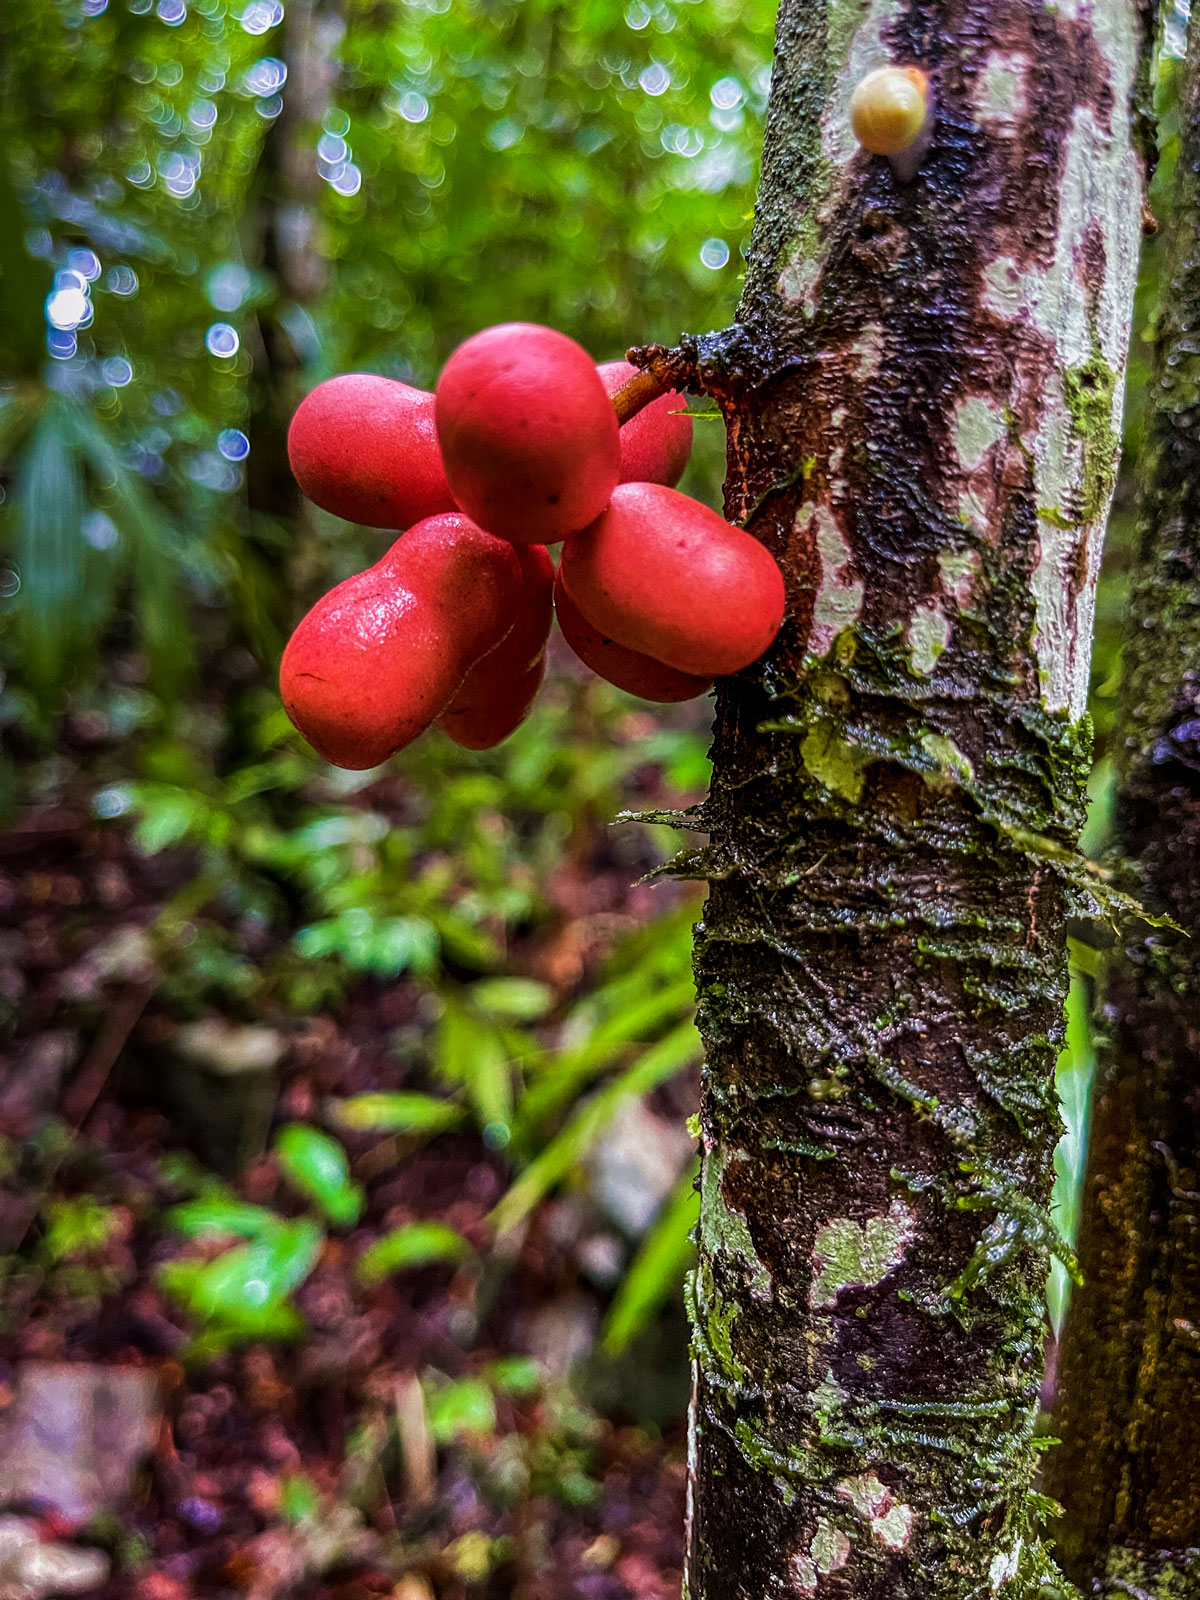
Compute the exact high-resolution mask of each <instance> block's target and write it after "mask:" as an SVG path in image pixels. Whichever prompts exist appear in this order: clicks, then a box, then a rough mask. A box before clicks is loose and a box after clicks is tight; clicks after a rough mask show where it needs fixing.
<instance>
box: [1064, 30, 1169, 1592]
mask: <svg viewBox="0 0 1200 1600" xmlns="http://www.w3.org/2000/svg"><path fill="white" fill-rule="evenodd" d="M1181 112H1182V128H1183V142H1182V148H1181V150H1180V153H1179V159H1178V166H1177V169H1176V176H1175V192H1174V196H1173V201H1172V204H1171V207H1170V214H1169V219H1168V227H1167V237H1166V240H1165V250H1164V270H1163V278H1162V292H1161V296H1160V300H1159V306H1158V316H1157V329H1156V348H1155V366H1154V381H1153V383H1152V385H1151V391H1150V392H1151V407H1150V413H1149V422H1148V439H1147V448H1146V453H1145V457H1144V460H1145V473H1144V484H1143V498H1142V506H1141V516H1140V524H1139V549H1138V557H1137V568H1136V571H1135V577H1134V604H1133V614H1132V618H1131V623H1130V631H1129V636H1128V641H1127V644H1126V647H1125V662H1126V681H1125V685H1124V689H1123V706H1122V716H1121V721H1120V725H1119V726H1120V733H1121V735H1123V737H1119V738H1118V740H1117V741H1116V748H1117V750H1118V751H1119V752H1120V755H1121V757H1122V758H1123V771H1122V774H1121V781H1120V789H1119V793H1118V802H1117V833H1118V840H1117V842H1118V847H1119V848H1120V849H1121V851H1122V852H1123V854H1124V855H1125V856H1126V857H1127V858H1128V859H1129V861H1130V865H1131V871H1132V877H1133V881H1132V885H1131V887H1133V889H1134V890H1135V892H1136V893H1137V894H1138V895H1139V896H1140V898H1141V899H1142V900H1143V902H1144V903H1145V904H1147V906H1149V907H1150V908H1152V909H1155V910H1158V911H1163V912H1166V913H1167V914H1168V915H1169V916H1170V917H1171V918H1172V919H1173V920H1174V921H1175V922H1176V923H1177V924H1178V926H1179V927H1180V928H1181V929H1183V930H1186V933H1177V932H1173V931H1171V930H1170V929H1162V930H1159V931H1155V930H1153V929H1151V928H1148V927H1145V926H1144V925H1143V926H1139V927H1137V928H1136V929H1135V930H1134V933H1135V935H1136V937H1133V938H1131V939H1130V940H1129V942H1127V943H1126V944H1125V946H1124V948H1123V949H1122V950H1120V951H1119V952H1117V953H1116V955H1115V957H1114V960H1113V962H1112V968H1111V972H1110V975H1109V982H1108V987H1107V993H1106V996H1105V1001H1106V1003H1105V1009H1104V1018H1105V1021H1106V1023H1107V1024H1108V1027H1109V1029H1110V1037H1109V1039H1108V1041H1107V1046H1106V1048H1105V1049H1104V1051H1103V1053H1102V1057H1101V1079H1100V1083H1099V1086H1098V1090H1097V1095H1096V1105H1095V1111H1094V1114H1093V1119H1092V1133H1091V1148H1090V1152H1089V1157H1088V1167H1087V1176H1086V1179H1085V1187H1084V1207H1083V1222H1082V1229H1081V1235H1080V1252H1081V1265H1082V1267H1083V1270H1084V1273H1085V1283H1084V1286H1083V1288H1082V1289H1081V1290H1078V1291H1077V1292H1076V1294H1075V1296H1074V1297H1073V1299H1072V1304H1071V1308H1070V1312H1069V1314H1068V1318H1067V1326H1066V1330H1065V1334H1064V1342H1063V1350H1062V1359H1061V1368H1060V1372H1061V1379H1060V1381H1061V1386H1062V1391H1063V1395H1064V1403H1063V1408H1062V1416H1061V1422H1060V1421H1059V1419H1058V1418H1056V1431H1059V1430H1060V1429H1061V1432H1062V1434H1063V1440H1064V1442H1063V1446H1062V1448H1061V1449H1058V1450H1055V1451H1054V1453H1053V1454H1052V1455H1051V1456H1050V1458H1049V1462H1048V1479H1049V1487H1050V1489H1051V1491H1052V1492H1053V1493H1054V1494H1055V1495H1056V1497H1057V1498H1058V1499H1060V1500H1061V1501H1062V1502H1063V1503H1064V1505H1065V1506H1066V1510H1067V1515H1066V1517H1065V1518H1064V1521H1063V1531H1062V1536H1061V1540H1060V1543H1061V1546H1062V1553H1063V1560H1064V1564H1065V1566H1066V1567H1067V1570H1068V1571H1069V1572H1070V1573H1071V1575H1072V1576H1073V1577H1075V1579H1076V1580H1077V1581H1078V1582H1079V1583H1080V1584H1083V1585H1085V1586H1087V1587H1088V1588H1089V1592H1100V1593H1113V1594H1135V1593H1137V1594H1150V1595H1161V1596H1164V1597H1165V1596H1167V1595H1169V1596H1170V1597H1171V1600H1184V1597H1186V1596H1192V1595H1200V1550H1198V1549H1197V1548H1196V1547H1197V1546H1200V1192H1198V1191H1200V1012H1198V1010H1197V994H1198V989H1200V945H1198V944H1197V940H1198V938H1200V342H1198V341H1197V334H1196V330H1197V327H1198V326H1200V259H1198V258H1197V253H1196V240H1197V233H1198V230H1200V29H1197V28H1195V27H1193V28H1192V29H1191V40H1190V46H1189V53H1188V60H1187V65H1186V68H1185V71H1184V74H1183V85H1182V105H1181ZM1186 935H1190V936H1191V937H1190V938H1189V937H1187V936H1186ZM1131 1585H1132V1587H1131ZM1093 1586H1094V1588H1093Z"/></svg>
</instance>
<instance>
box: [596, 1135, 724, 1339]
mask: <svg viewBox="0 0 1200 1600" xmlns="http://www.w3.org/2000/svg"><path fill="white" fill-rule="evenodd" d="M698 1170H699V1168H698V1163H693V1164H692V1165H691V1167H689V1169H688V1171H687V1173H686V1175H685V1176H684V1177H683V1178H681V1179H680V1181H679V1183H678V1184H677V1185H676V1187H675V1189H674V1190H673V1192H672V1193H671V1194H670V1196H669V1197H668V1198H667V1200H666V1201H665V1202H664V1204H663V1205H662V1206H661V1207H660V1208H659V1212H658V1215H657V1216H656V1217H655V1219H654V1221H653V1222H652V1223H651V1225H650V1227H649V1229H648V1230H647V1232H646V1236H645V1238H644V1239H643V1240H642V1243H641V1248H640V1249H639V1250H638V1253H637V1255H636V1256H634V1258H633V1260H632V1261H631V1262H630V1264H629V1269H628V1271H627V1272H626V1273H625V1276H624V1277H623V1278H622V1279H621V1282H620V1284H619V1286H618V1288H617V1292H616V1294H615V1295H614V1296H613V1302H612V1305H611V1306H610V1307H609V1310H608V1316H607V1317H606V1319H605V1322H604V1328H603V1330H602V1333H601V1341H602V1343H603V1346H604V1349H605V1351H606V1352H607V1354H608V1355H610V1356H619V1355H620V1354H621V1352H622V1351H623V1350H625V1349H626V1348H627V1347H628V1345H629V1342H630V1340H631V1339H632V1338H634V1336H635V1335H636V1334H637V1333H638V1332H639V1331H640V1330H641V1329H642V1328H643V1327H645V1325H646V1323H647V1322H648V1320H649V1319H650V1317H651V1316H652V1315H653V1314H654V1312H655V1311H657V1310H658V1308H659V1306H660V1305H662V1304H663V1302H664V1301H665V1300H667V1299H668V1298H669V1297H670V1296H671V1295H672V1294H673V1293H674V1292H675V1290H676V1289H677V1288H678V1287H679V1285H680V1283H681V1282H682V1281H683V1274H684V1271H685V1269H686V1267H687V1264H688V1262H689V1261H690V1260H691V1258H692V1256H693V1254H694V1249H693V1245H692V1229H693V1228H694V1227H695V1226H696V1223H697V1222H698V1221H699V1218H700V1196H699V1194H698V1193H697V1191H696V1182H695V1180H696V1173H697V1171H698Z"/></svg>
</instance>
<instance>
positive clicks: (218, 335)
mask: <svg viewBox="0 0 1200 1600" xmlns="http://www.w3.org/2000/svg"><path fill="white" fill-rule="evenodd" d="M204 343H205V344H206V345H207V347H208V352H209V354H210V355H214V356H222V357H229V356H235V355H237V353H238V351H239V350H240V349H241V346H242V341H241V338H240V336H239V335H238V331H237V329H236V328H233V327H231V326H230V325H229V323H228V322H214V323H213V325H212V327H211V328H210V329H209V330H208V332H207V333H206V334H205V335H204Z"/></svg>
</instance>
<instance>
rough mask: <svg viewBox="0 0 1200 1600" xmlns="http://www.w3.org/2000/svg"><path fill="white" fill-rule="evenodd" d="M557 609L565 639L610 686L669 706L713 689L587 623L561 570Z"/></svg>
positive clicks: (556, 591)
mask: <svg viewBox="0 0 1200 1600" xmlns="http://www.w3.org/2000/svg"><path fill="white" fill-rule="evenodd" d="M554 609H555V611H556V612H557V614H558V625H559V627H560V628H561V629H562V635H563V638H564V639H565V640H566V641H567V643H568V644H569V645H570V647H571V649H572V650H573V651H574V652H575V654H576V655H577V656H578V657H579V659H580V660H581V661H582V662H583V664H584V665H585V666H588V667H591V669H592V671H593V672H594V673H596V675H597V676H598V677H601V678H603V679H604V680H605V681H606V682H607V683H611V684H613V685H614V686H615V687H616V688H618V689H624V690H625V692H626V694H635V695H637V696H638V698H639V699H641V700H654V701H657V702H658V703H659V704H660V705H667V704H672V703H674V702H676V701H680V700H693V699H695V697H696V696H697V695H700V694H705V693H706V692H707V691H708V690H709V689H711V688H712V679H711V678H700V677H695V676H693V675H692V674H691V673H687V672H676V670H675V668H674V667H668V666H665V665H664V664H663V663H662V662H661V661H655V660H654V659H653V657H651V656H647V655H641V654H639V653H638V651H636V650H627V649H626V648H625V646H624V645H620V644H616V643H615V642H614V641H613V640H612V639H606V638H605V637H604V636H603V634H601V633H599V632H598V631H597V630H596V629H595V628H593V627H592V625H591V623H590V622H588V621H587V620H586V618H585V617H584V616H583V615H582V613H581V612H580V610H579V607H578V606H577V605H576V604H575V602H574V601H573V600H572V599H571V596H570V595H569V594H568V593H567V591H566V587H565V585H564V583H563V581H562V571H561V569H560V571H559V574H558V576H557V578H556V579H555V582H554Z"/></svg>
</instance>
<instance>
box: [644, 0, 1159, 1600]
mask: <svg viewBox="0 0 1200 1600" xmlns="http://www.w3.org/2000/svg"><path fill="white" fill-rule="evenodd" d="M1139 46H1140V35H1139V29H1138V25H1137V16H1136V9H1135V3H1134V0H1057V3H1054V0H839V3H838V4H836V5H835V4H832V3H830V0H783V5H782V8H781V12H780V17H779V25H778V39H777V50H776V61H775V73H774V81H773V85H772V92H771V107H770V116H769V123H768V129H767V139H766V150H765V157H764V170H763V178H762V187H761V192H760V197H759V206H758V212H757V219H756V224H755V229H754V234H753V239H752V243H751V249H750V257H749V270H748V274H747V280H746V287H745V294H744V298H743V301H742V305H741V308H740V312H739V320H738V323H737V326H736V327H735V328H734V329H732V330H730V331H729V332H728V333H725V334H720V335H714V336H711V337H709V338H706V339H701V340H697V341H692V342H687V343H685V345H684V346H683V347H682V348H681V349H680V350H679V351H677V352H675V353H674V355H673V357H669V358H664V359H665V360H666V361H668V362H672V361H673V362H674V365H675V369H676V374H677V375H678V376H680V377H686V378H687V380H688V381H689V383H690V384H691V385H692V386H693V387H697V388H699V389H701V390H703V391H704V392H706V393H709V394H711V395H713V396H714V397H715V398H716V399H717V400H718V402H719V404H720V405H721V407H722V410H723V411H724V414H725V418H726V423H727V428H728V440H729V476H728V479H727V483H726V499H727V509H728V514H729V515H730V516H731V518H733V519H734V520H745V521H747V522H748V523H749V525H750V526H751V528H752V529H753V531H754V532H755V533H756V534H758V535H759V536H760V537H761V538H762V539H763V540H764V542H765V543H766V544H767V545H768V546H769V548H770V549H771V550H772V551H773V552H774V553H775V554H776V555H777V557H778V558H779V560H780V563H781V564H782V566H783V568H784V571H785V573H786V576H787V579H788V584H789V589H790V596H791V618H790V621H789V623H788V625H787V627H786V628H785V632H784V634H783V635H782V636H781V639H780V641H779V643H778V645H777V646H776V648H775V649H774V651H773V652H772V654H771V655H770V657H769V658H768V659H767V660H766V661H765V662H764V663H763V664H762V665H761V666H760V667H758V668H755V669H753V670H752V671H750V672H748V673H745V674H742V675H741V677H740V678H738V679H737V680H735V681H731V682H727V683H725V684H724V685H723V686H722V688H721V690H720V693H719V696H718V710H717V724H716V734H715V744H714V749H713V755H714V775H713V786H712V793H711V796H710V798H709V800H708V801H707V803H706V804H705V806H704V808H703V812H702V815H701V817H700V819H699V821H698V822H693V825H695V826H699V827H702V828H703V829H706V830H707V831H708V832H709V835H710V841H709V844H708V847H707V848H706V849H705V850H704V851H703V852H701V854H700V856H699V858H693V859H692V861H691V862H690V866H691V869H692V870H693V871H694V872H696V873H697V874H698V875H702V876H704V877H707V878H708V879H709V881H710V884H711V894H710V898H709V901H708V905H707V909H706V911H705V915H704V921H703V922H702V924H701V925H700V927H699V928H698V930H697V956H696V971H697V983H698V989H699V995H700V1020H701V1028H702V1031H703V1034H704V1039H705V1044H706V1048H707V1066H706V1075H705V1082H704V1091H703V1102H702V1111H701V1127H702V1150H703V1178H702V1215H701V1223H700V1238H699V1244H700V1253H699V1266H698V1270H697V1273H696V1276H695V1280H694V1286H693V1313H694V1349H695V1382H696V1390H695V1399H694V1405H693V1425H692V1462H691V1471H690V1484H691V1513H690V1519H689V1520H690V1531H689V1549H688V1563H687V1579H686V1592H687V1593H688V1594H689V1595H690V1596H691V1597H692V1600H734V1597H738V1600H764V1597H771V1600H783V1597H790V1596H806V1597H807V1596H813V1595H828V1596H838V1597H849V1596H853V1597H856V1600H866V1597H878V1600H883V1597H884V1596H886V1597H888V1600H905V1597H915V1596H921V1597H932V1596H937V1600H956V1597H966V1596H976V1595H978V1596H982V1595H989V1594H992V1593H994V1592H995V1591H997V1590H999V1589H1000V1588H1001V1586H1002V1585H1007V1587H1005V1588H1004V1589H1003V1592H1004V1594H1005V1595H1013V1596H1017V1595H1023V1594H1026V1593H1029V1594H1036V1593H1037V1592H1038V1585H1039V1582H1040V1581H1041V1580H1042V1578H1043V1577H1045V1576H1046V1575H1048V1574H1052V1573H1053V1568H1052V1566H1051V1564H1050V1562H1049V1560H1048V1557H1047V1555H1046V1554H1045V1551H1044V1548H1043V1547H1042V1545H1041V1544H1040V1542H1039V1537H1038V1533H1037V1528H1036V1523H1037V1510H1038V1504H1039V1503H1038V1501H1037V1499H1036V1497H1035V1496H1033V1495H1032V1494H1031V1491H1030V1484H1031V1480H1032V1476H1033V1472H1034V1467H1035V1462H1036V1446H1035V1441H1034V1439H1033V1431H1034V1423H1035V1417H1036V1414H1037V1407H1038V1384H1039V1378H1040V1373H1041V1365H1042V1355H1041V1352H1042V1342H1043V1335H1044V1321H1043V1291H1044V1286H1045V1280H1046V1272H1047V1261H1048V1250H1049V1248H1050V1247H1051V1245H1052V1242H1053V1237H1054V1235H1053V1229H1052V1226H1051V1224H1050V1221H1049V1218H1048V1213H1047V1206H1048V1201H1049V1194H1050V1187H1051V1179H1052V1167H1051V1160H1052V1153H1053V1149H1054V1143H1055V1139H1056V1137H1057V1135H1058V1132H1059V1117H1058V1111H1057V1106H1056V1101H1055V1096H1054V1088H1053V1073H1054V1064H1055V1057H1056V1054H1057V1050H1058V1047H1059V1044H1060V1042H1061V1039H1062V1035H1063V1020H1062V1018H1063V999H1064V995H1065V990H1066V960H1065V941H1066V933H1065V920H1066V916H1067V911H1068V904H1069V901H1070V899H1071V896H1072V893H1073V892H1074V891H1073V886H1074V885H1075V884H1076V883H1078V882H1079V881H1080V880H1081V879H1082V878H1083V876H1084V874H1083V871H1082V868H1081V866H1080V864H1079V862H1078V857H1077V854H1076V839H1077V834H1078V830H1079V827H1080V824H1081V821H1082V817H1083V796H1084V791H1083V784H1084V778H1085V776H1086V773H1087V764H1088V741H1087V735H1086V732H1085V724H1084V723H1083V722H1082V721H1081V719H1082V717H1083V713H1084V707H1085V700H1086V693H1087V679H1088V654H1089V642H1090V633H1091V623H1092V608H1093V596H1094V582H1095V576H1096V569H1097V565H1098V562H1099V557H1100V546H1101V540H1102V536H1103V530H1104V523H1105V518H1106V515H1107V510H1108V505H1109V499H1110V495H1111V490H1112V485H1113V479H1114V473H1115V467H1116V461H1117V453H1118V441H1119V412H1120V395H1121V380H1122V373H1123V368H1124V362H1125V352H1126V343H1127V338H1128V332H1129V322H1130V314H1131V302H1132V294H1133V287H1134V280H1135V274H1136V267H1137V256H1138V246H1139V236H1140V204H1141V174H1140V167H1139V161H1138V158H1137V155H1136V153H1135V151H1134V148H1133V145H1132V140H1131V117H1130V96H1131V89H1132V85H1133V83H1134V79H1135V75H1136V72H1137V68H1138V62H1139ZM889 59H890V60H893V61H895V62H897V63H900V64H916V65H919V66H921V67H922V68H924V70H925V71H926V72H927V73H928V74H929V77H930V81H931V85H932V92H933V97H934V105H935V122H934V125H933V134H932V141H931V144H930V148H929V149H928V152H927V153H926V155H925V158H924V160H923V164H922V165H921V167H920V170H919V172H918V173H917V175H916V177H915V179H913V181H911V182H904V181H902V180H901V178H900V177H898V176H897V174H896V173H894V172H893V170H892V168H891V166H890V165H889V163H888V162H887V161H885V160H882V159H878V158H872V157H870V156H868V155H866V154H865V153H864V152H862V151H861V150H859V149H858V148H857V146H856V145H855V142H854V140H853V137H852V135H851V133H850V129H849V124H848V100H849V96H850V93H851V91H852V89H853V87H854V86H855V84H856V83H857V82H858V80H859V79H860V78H861V77H862V76H863V75H864V74H865V73H866V72H868V71H869V70H871V69H872V68H874V67H876V66H878V65H881V64H883V63H884V62H886V61H887V60H889ZM686 865H688V864H687V863H685V864H684V866H686ZM681 870H683V866H681Z"/></svg>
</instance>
